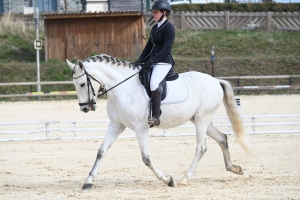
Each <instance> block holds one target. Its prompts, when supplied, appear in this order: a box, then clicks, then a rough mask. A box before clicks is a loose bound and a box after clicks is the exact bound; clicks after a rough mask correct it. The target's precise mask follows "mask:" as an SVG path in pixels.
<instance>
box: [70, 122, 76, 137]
mask: <svg viewBox="0 0 300 200" xmlns="http://www.w3.org/2000/svg"><path fill="white" fill-rule="evenodd" d="M75 129H76V122H72V131H71V133H72V134H71V137H73V138H74V137H76V131H75Z"/></svg>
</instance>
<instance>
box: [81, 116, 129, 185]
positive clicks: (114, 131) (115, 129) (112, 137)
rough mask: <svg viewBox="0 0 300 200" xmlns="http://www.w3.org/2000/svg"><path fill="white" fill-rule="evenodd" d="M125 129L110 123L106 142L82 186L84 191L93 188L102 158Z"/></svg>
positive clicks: (102, 145) (120, 125) (103, 143)
mask: <svg viewBox="0 0 300 200" xmlns="http://www.w3.org/2000/svg"><path fill="white" fill-rule="evenodd" d="M124 129H125V126H123V125H122V124H120V123H117V122H112V121H111V122H110V123H109V126H108V130H107V133H106V135H105V138H104V141H103V142H102V144H101V146H100V148H99V150H98V153H97V158H96V161H95V163H94V166H93V168H92V170H91V171H90V174H89V176H88V177H87V179H86V180H85V182H84V184H83V186H82V189H83V190H84V189H90V188H92V186H93V181H94V178H95V176H96V175H97V173H98V169H99V166H100V162H101V160H102V158H103V157H104V155H105V154H106V153H107V151H108V149H109V148H110V147H111V145H112V144H113V143H114V142H115V141H116V139H117V137H118V136H119V135H120V133H122V132H123V131H124Z"/></svg>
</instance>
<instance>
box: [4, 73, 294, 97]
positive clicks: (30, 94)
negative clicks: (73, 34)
mask: <svg viewBox="0 0 300 200" xmlns="http://www.w3.org/2000/svg"><path fill="white" fill-rule="evenodd" d="M216 78H218V79H225V80H229V79H231V80H232V79H235V80H237V86H233V89H234V90H236V91H238V92H239V91H242V90H286V89H288V90H298V89H300V85H293V84H292V80H293V79H299V78H300V75H277V76H228V77H216ZM245 79H288V85H275V86H240V80H245ZM69 84H73V81H47V82H39V83H38V82H14V83H0V87H1V86H2V87H4V86H22V85H23V86H25V85H69ZM70 95H76V91H53V92H27V93H26V94H0V98H11V97H33V96H37V97H40V96H70Z"/></svg>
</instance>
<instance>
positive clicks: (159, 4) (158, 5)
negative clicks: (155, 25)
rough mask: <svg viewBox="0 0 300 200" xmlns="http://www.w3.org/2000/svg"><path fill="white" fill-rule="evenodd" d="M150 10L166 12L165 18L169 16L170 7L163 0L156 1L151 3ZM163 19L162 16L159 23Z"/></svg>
mask: <svg viewBox="0 0 300 200" xmlns="http://www.w3.org/2000/svg"><path fill="white" fill-rule="evenodd" d="M151 10H160V11H161V12H164V11H167V15H166V16H167V17H168V16H169V15H170V14H171V6H170V4H169V3H168V2H167V1H164V0H158V1H155V2H153V5H152V8H151ZM163 17H164V15H163V16H162V17H161V19H160V20H159V21H161V20H162V18H163Z"/></svg>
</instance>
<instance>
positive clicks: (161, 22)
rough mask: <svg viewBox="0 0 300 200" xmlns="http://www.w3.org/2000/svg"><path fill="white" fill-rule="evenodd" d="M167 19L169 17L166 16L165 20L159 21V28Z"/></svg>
mask: <svg viewBox="0 0 300 200" xmlns="http://www.w3.org/2000/svg"><path fill="white" fill-rule="evenodd" d="M166 19H167V18H165V19H164V20H162V21H160V22H158V23H157V28H159V27H160V26H161V25H162V24H163V23H164V21H166Z"/></svg>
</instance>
